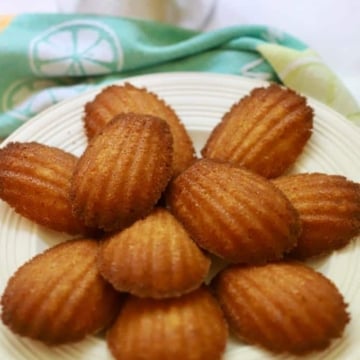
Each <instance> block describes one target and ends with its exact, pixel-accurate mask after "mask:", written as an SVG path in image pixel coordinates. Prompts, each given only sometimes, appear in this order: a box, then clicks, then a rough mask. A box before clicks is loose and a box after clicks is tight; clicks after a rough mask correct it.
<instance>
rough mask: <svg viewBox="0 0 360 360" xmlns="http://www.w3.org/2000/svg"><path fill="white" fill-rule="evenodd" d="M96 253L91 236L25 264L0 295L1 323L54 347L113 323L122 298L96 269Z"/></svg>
mask: <svg viewBox="0 0 360 360" xmlns="http://www.w3.org/2000/svg"><path fill="white" fill-rule="evenodd" d="M97 251H98V243H97V242H96V241H94V240H92V239H78V240H69V241H67V242H65V243H62V244H60V245H57V246H55V247H52V248H50V249H49V250H47V251H45V252H44V253H41V254H40V255H37V256H36V257H34V258H32V259H31V260H30V261H28V262H27V263H25V264H24V265H23V266H21V267H20V268H19V269H18V270H17V271H16V272H15V274H14V275H13V276H12V277H11V278H10V280H9V282H8V284H7V286H6V288H5V291H4V294H3V295H2V298H1V305H2V313H1V319H2V321H3V323H4V324H5V325H7V326H8V327H9V328H10V329H11V330H12V331H13V332H15V333H17V334H19V335H23V336H26V337H30V338H33V339H37V340H41V341H43V342H45V343H47V344H52V345H55V344H63V343H67V342H73V341H78V340H81V339H82V338H84V337H85V336H86V335H88V334H94V333H95V332H98V331H99V330H101V329H103V328H105V327H107V326H109V325H110V323H111V322H112V320H113V319H114V317H115V316H116V315H117V313H118V309H119V308H120V304H119V300H120V298H119V294H118V293H117V292H116V291H115V290H114V289H113V288H112V287H111V285H110V284H108V283H107V282H105V280H104V279H103V278H102V277H101V275H100V274H99V272H98V269H97V266H96V255H97Z"/></svg>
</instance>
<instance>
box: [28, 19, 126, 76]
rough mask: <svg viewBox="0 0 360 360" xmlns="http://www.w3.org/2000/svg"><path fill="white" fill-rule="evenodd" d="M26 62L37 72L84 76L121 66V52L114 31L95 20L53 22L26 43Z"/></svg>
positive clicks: (107, 71) (117, 68) (113, 70)
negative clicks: (53, 24) (28, 52)
mask: <svg viewBox="0 0 360 360" xmlns="http://www.w3.org/2000/svg"><path fill="white" fill-rule="evenodd" d="M29 57H30V65H31V68H32V71H33V72H34V73H35V74H36V75H41V76H85V75H93V74H107V73H112V72H115V71H119V70H121V67H122V63H123V52H122V48H121V45H120V43H119V40H118V37H117V36H116V34H115V33H114V32H113V31H112V30H111V29H110V28H109V27H107V26H106V25H104V24H103V23H100V22H97V21H84V20H74V21H67V22H64V23H61V24H59V25H56V26H53V27H51V28H50V29H48V30H47V31H45V32H43V33H41V34H40V35H39V36H37V37H36V38H35V39H34V40H33V41H32V42H31V44H30V54H29Z"/></svg>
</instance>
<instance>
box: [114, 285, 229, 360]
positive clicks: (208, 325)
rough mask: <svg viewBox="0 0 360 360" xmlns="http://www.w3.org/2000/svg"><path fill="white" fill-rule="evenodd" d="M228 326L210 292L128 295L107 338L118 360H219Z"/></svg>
mask: <svg viewBox="0 0 360 360" xmlns="http://www.w3.org/2000/svg"><path fill="white" fill-rule="evenodd" d="M227 335H228V333H227V325H226V323H225V320H224V318H223V314H222V312H221V309H220V307H219V305H218V303H217V301H216V300H215V299H214V297H213V296H212V295H211V294H210V292H209V290H207V289H206V288H205V287H201V288H200V289H197V290H195V291H193V292H191V293H189V294H186V295H183V296H180V297H177V298H170V299H162V300H155V299H141V298H136V297H134V296H129V297H128V298H127V300H126V301H125V304H124V306H123V308H122V310H121V312H120V314H119V316H118V318H117V320H116V322H115V324H114V325H113V326H112V327H111V329H110V330H109V332H108V335H107V344H108V346H109V348H110V351H111V353H112V355H113V356H114V358H115V359H119V360H142V359H147V360H159V359H162V360H174V359H181V360H220V359H221V358H222V355H223V353H224V351H225V346H226V341H227Z"/></svg>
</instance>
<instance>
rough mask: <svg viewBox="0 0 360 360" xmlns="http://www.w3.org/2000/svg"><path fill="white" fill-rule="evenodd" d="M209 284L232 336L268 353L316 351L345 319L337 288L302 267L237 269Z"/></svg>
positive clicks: (274, 265) (287, 264) (341, 327)
mask: <svg viewBox="0 0 360 360" xmlns="http://www.w3.org/2000/svg"><path fill="white" fill-rule="evenodd" d="M213 285H214V288H215V292H216V295H217V298H218V299H219V302H220V304H221V306H222V308H223V311H224V314H225V317H226V319H227V321H228V323H229V325H230V328H231V329H232V330H233V331H234V333H235V334H236V336H237V337H238V338H239V339H241V340H245V341H246V342H248V343H250V344H255V345H260V346H261V347H264V348H266V349H268V350H271V351H274V352H288V353H294V354H305V353H308V352H311V351H314V350H322V349H324V348H326V347H327V346H328V345H329V344H330V342H331V340H332V339H334V338H337V337H340V336H341V335H342V333H343V331H344V328H345V326H346V324H347V323H348V321H349V315H348V313H347V310H346V304H345V303H344V299H343V296H342V295H341V293H340V292H339V290H338V289H337V288H336V287H335V285H334V284H333V283H332V282H331V281H330V280H329V279H327V278H326V277H325V276H323V275H322V274H320V273H318V272H316V271H315V270H313V269H312V268H310V267H308V266H306V265H305V264H301V263H296V262H279V263H269V264H266V265H263V266H248V267H242V266H238V265H237V266H233V267H229V268H227V269H225V270H223V271H222V272H220V274H218V275H217V277H216V278H215V280H214V283H213Z"/></svg>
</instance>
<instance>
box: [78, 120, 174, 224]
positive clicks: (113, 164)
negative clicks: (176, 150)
mask: <svg viewBox="0 0 360 360" xmlns="http://www.w3.org/2000/svg"><path fill="white" fill-rule="evenodd" d="M172 152H173V150H172V137H171V133H170V130H169V126H168V125H167V124H166V123H165V121H163V120H162V119H160V118H157V117H154V116H150V115H140V114H122V115H119V116H118V117H116V118H114V119H113V120H112V121H111V122H110V123H108V124H107V125H106V127H105V128H104V129H103V130H102V132H101V133H99V134H98V135H97V136H95V137H94V138H93V139H92V140H91V141H90V143H89V145H88V147H87V148H86V150H85V152H84V153H83V155H82V156H81V157H80V160H79V162H78V164H77V166H76V169H75V172H74V176H73V180H72V187H71V195H72V200H73V210H74V213H75V214H76V215H77V216H78V217H79V218H80V219H82V220H83V221H84V222H85V223H86V224H87V225H89V226H94V227H99V228H101V229H103V230H105V231H114V230H118V229H120V228H123V227H126V226H128V225H130V224H131V223H132V222H134V221H136V220H137V219H139V218H140V217H142V216H145V215H147V214H148V213H149V212H150V211H151V210H152V208H153V207H154V205H155V204H156V202H157V201H158V200H159V198H160V196H161V194H162V192H163V190H164V189H165V187H166V186H167V184H168V181H169V180H170V177H171V174H172V172H171V171H172V170H171V162H172Z"/></svg>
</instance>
